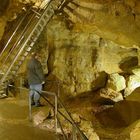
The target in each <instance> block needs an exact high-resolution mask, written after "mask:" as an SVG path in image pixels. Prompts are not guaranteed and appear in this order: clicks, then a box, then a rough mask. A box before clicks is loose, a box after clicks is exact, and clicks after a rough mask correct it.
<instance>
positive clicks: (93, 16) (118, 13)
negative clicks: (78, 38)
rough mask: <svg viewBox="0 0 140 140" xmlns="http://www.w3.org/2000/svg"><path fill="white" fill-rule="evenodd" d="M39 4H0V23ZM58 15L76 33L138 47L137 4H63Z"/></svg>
mask: <svg viewBox="0 0 140 140" xmlns="http://www.w3.org/2000/svg"><path fill="white" fill-rule="evenodd" d="M40 1H41V0H40ZM40 1H39V0H38V1H37V0H24V1H23V0H4V1H3V0H0V3H1V5H0V17H1V19H0V20H1V21H2V20H5V22H7V21H12V20H13V19H15V18H16V15H18V13H20V12H21V11H22V10H23V7H24V5H27V4H31V3H32V4H36V3H39V2H40ZM46 1H47V0H46ZM61 12H62V15H63V17H64V18H66V19H67V21H70V22H72V23H73V24H74V29H76V30H79V31H86V32H87V31H90V32H91V31H93V32H95V34H98V35H100V36H101V37H102V38H106V39H110V40H112V41H114V42H116V43H118V44H122V45H124V46H128V47H137V48H138V47H139V46H140V40H139V36H140V1H139V0H67V1H66V4H65V5H64V6H63V7H62V9H61ZM4 26H6V25H4ZM4 26H3V27H4ZM0 27H1V26H0ZM1 30H2V29H1ZM2 32H4V31H2Z"/></svg>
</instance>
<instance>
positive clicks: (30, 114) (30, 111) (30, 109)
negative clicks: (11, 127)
mask: <svg viewBox="0 0 140 140" xmlns="http://www.w3.org/2000/svg"><path fill="white" fill-rule="evenodd" d="M29 120H30V121H31V120H32V106H31V98H30V94H29Z"/></svg>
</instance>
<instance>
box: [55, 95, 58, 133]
mask: <svg viewBox="0 0 140 140" xmlns="http://www.w3.org/2000/svg"><path fill="white" fill-rule="evenodd" d="M57 107H58V106H57V96H55V132H56V134H57V128H58V127H57V110H58V108H57Z"/></svg>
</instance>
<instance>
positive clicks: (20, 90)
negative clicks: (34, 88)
mask: <svg viewBox="0 0 140 140" xmlns="http://www.w3.org/2000/svg"><path fill="white" fill-rule="evenodd" d="M20 87H22V77H20ZM21 92H22V89H21V88H20V89H19V97H21Z"/></svg>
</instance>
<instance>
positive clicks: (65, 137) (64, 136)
mask: <svg viewBox="0 0 140 140" xmlns="http://www.w3.org/2000/svg"><path fill="white" fill-rule="evenodd" d="M57 120H58V123H59V126H60V129H61V131H62V133H63V138H64V140H68V139H67V136H66V134H65V132H64V130H63V127H62V125H61V122H60V120H59V118H58V116H57Z"/></svg>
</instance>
